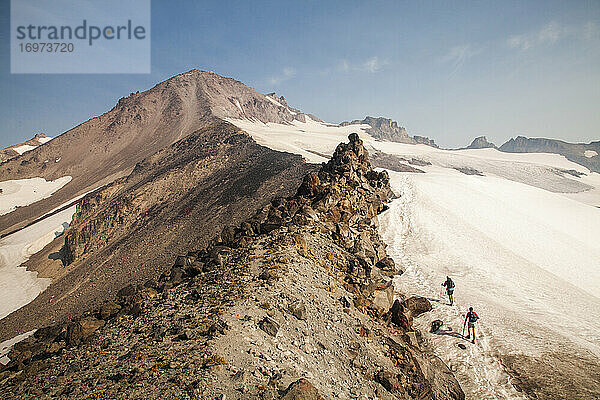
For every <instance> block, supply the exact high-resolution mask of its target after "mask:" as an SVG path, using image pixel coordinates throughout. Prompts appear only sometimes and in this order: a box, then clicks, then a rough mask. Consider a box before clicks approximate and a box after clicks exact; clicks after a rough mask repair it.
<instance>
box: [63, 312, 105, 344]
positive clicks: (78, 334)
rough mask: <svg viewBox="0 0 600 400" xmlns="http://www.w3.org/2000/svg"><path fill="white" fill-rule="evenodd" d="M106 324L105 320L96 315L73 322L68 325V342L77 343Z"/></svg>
mask: <svg viewBox="0 0 600 400" xmlns="http://www.w3.org/2000/svg"><path fill="white" fill-rule="evenodd" d="M102 326H104V321H102V320H100V319H96V318H94V317H86V318H83V319H80V320H79V321H77V322H71V323H70V324H69V326H68V327H67V344H68V345H77V344H79V343H81V342H83V341H84V340H86V339H87V338H89V337H90V336H92V334H93V333H94V332H95V331H96V330H98V329H99V328H101V327H102Z"/></svg>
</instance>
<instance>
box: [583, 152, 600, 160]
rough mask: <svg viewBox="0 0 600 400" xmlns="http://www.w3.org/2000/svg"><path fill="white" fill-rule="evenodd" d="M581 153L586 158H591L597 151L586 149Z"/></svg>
mask: <svg viewBox="0 0 600 400" xmlns="http://www.w3.org/2000/svg"><path fill="white" fill-rule="evenodd" d="M583 155H584V156H586V157H587V158H592V157H596V156H597V155H598V153H597V152H595V151H594V150H586V151H584V152H583Z"/></svg>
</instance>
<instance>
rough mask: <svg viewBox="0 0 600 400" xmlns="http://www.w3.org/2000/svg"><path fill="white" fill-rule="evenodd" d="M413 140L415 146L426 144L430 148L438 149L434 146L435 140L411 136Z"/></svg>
mask: <svg viewBox="0 0 600 400" xmlns="http://www.w3.org/2000/svg"><path fill="white" fill-rule="evenodd" d="M413 139H414V140H415V143H416V144H426V145H427V146H431V147H435V148H438V147H439V146H438V145H437V144H435V140H433V139H429V138H428V137H426V136H417V135H415V136H413Z"/></svg>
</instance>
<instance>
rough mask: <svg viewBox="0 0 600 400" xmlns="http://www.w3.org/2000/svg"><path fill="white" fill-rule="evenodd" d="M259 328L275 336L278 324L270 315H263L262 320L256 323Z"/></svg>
mask: <svg viewBox="0 0 600 400" xmlns="http://www.w3.org/2000/svg"><path fill="white" fill-rule="evenodd" d="M258 326H259V327H260V329H262V330H263V331H265V332H266V333H268V334H269V335H271V336H276V335H277V332H278V331H279V324H278V323H277V321H275V320H274V319H273V318H271V317H268V316H267V317H264V318H263V319H262V321H260V322H259V323H258Z"/></svg>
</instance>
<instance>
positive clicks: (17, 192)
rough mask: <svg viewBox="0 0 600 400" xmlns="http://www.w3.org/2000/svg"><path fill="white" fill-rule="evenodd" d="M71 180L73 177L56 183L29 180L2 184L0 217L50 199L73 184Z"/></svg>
mask: <svg viewBox="0 0 600 400" xmlns="http://www.w3.org/2000/svg"><path fill="white" fill-rule="evenodd" d="M71 179H72V177H71V176H63V177H62V178H58V179H57V180H55V181H46V180H45V179H44V178H29V179H17V180H10V181H3V182H0V189H2V192H1V193H0V215H4V214H8V213H10V212H12V211H14V210H15V209H16V208H17V207H24V206H27V205H29V204H33V203H35V202H37V201H40V200H42V199H45V198H47V197H50V196H51V195H52V193H54V192H56V191H57V190H59V189H60V188H62V187H63V186H65V185H66V184H67V183H69V182H71Z"/></svg>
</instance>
